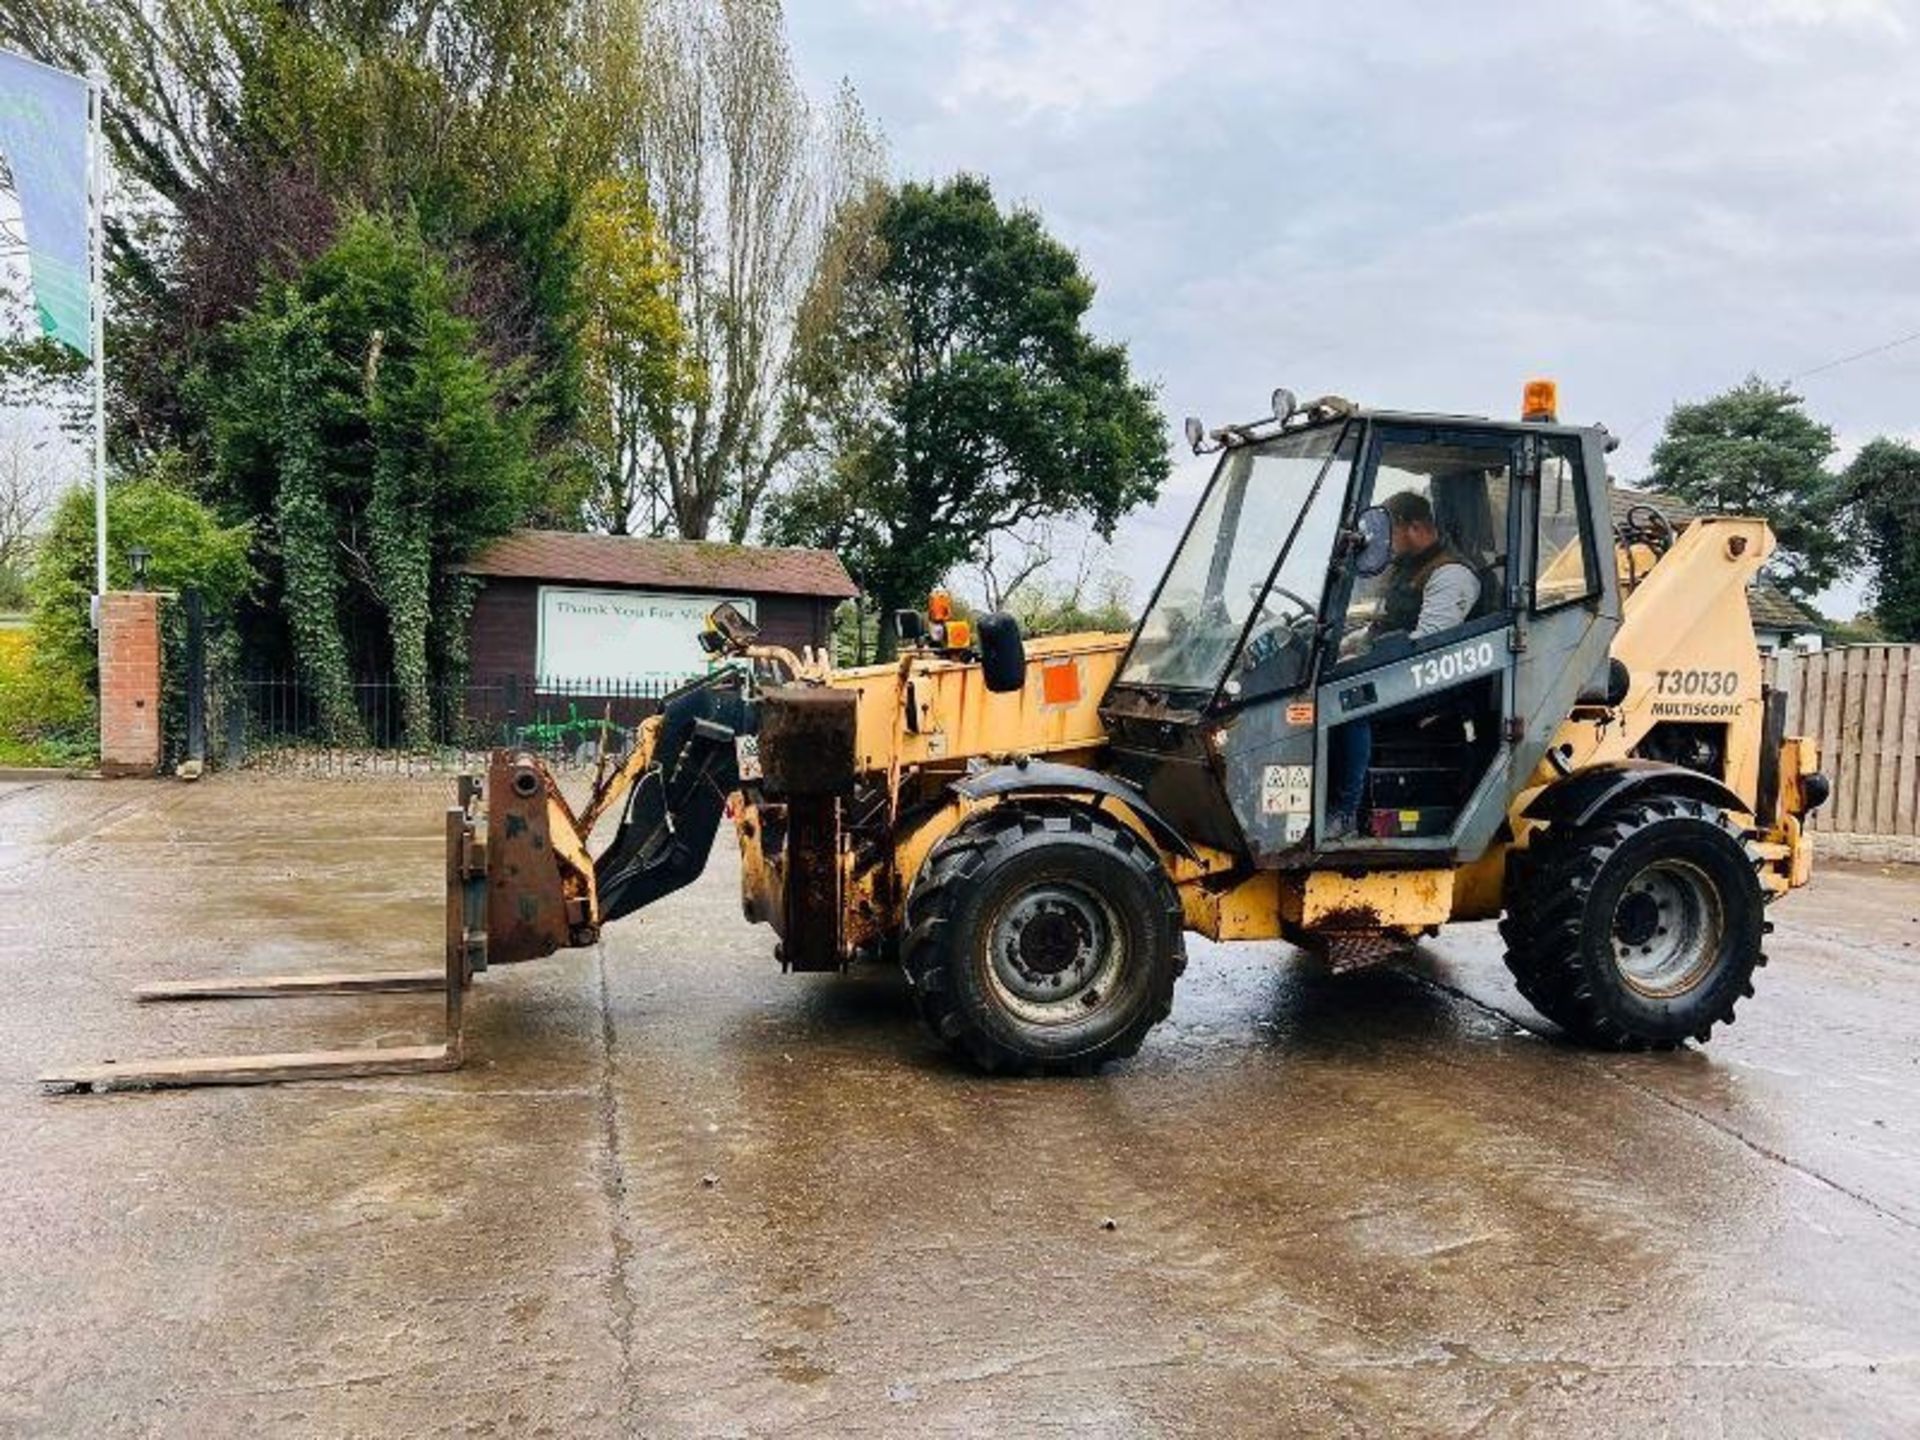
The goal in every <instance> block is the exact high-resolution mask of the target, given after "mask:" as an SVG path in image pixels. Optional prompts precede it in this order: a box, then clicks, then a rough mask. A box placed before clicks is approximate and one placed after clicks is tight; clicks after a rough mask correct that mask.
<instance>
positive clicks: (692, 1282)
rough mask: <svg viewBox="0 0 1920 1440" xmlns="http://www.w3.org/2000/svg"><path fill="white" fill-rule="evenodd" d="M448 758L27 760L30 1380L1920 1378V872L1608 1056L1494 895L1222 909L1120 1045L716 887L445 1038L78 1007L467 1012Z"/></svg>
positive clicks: (25, 1240)
mask: <svg viewBox="0 0 1920 1440" xmlns="http://www.w3.org/2000/svg"><path fill="white" fill-rule="evenodd" d="M450 789H451V786H450V782H448V781H446V780H444V779H442V780H434V781H428V780H417V779H416V780H402V779H388V780H348V779H334V780H295V779H288V778H273V777H262V776H250V775H249V776H238V777H233V776H218V777H215V778H213V779H210V780H207V781H205V782H202V783H201V784H198V785H182V784H177V783H161V782H152V783H146V782H138V783H136V782H126V783H121V784H112V785H109V784H97V783H85V782H76V781H51V782H47V783H42V784H25V785H20V784H14V785H0V982H4V985H5V991H4V993H5V996H6V999H5V1003H4V1004H3V1005H0V1157H4V1163H3V1164H0V1255H4V1260H3V1261H0V1434H6V1435H75V1436H118V1435H186V1436H194V1437H197V1440H208V1437H215V1436H228V1435H275V1436H280V1435H308V1434H312V1435H367V1436H397V1435H428V1434H480V1435H502V1436H508V1435H511V1436H528V1435H559V1436H567V1437H582V1436H601V1435H625V1434H666V1435H676V1434H709V1433H751V1434H762V1433H783V1434H784V1433H801V1434H845V1433H869V1434H906V1433H922V1432H925V1433H942V1434H944V1433H1000V1434H1033V1433H1037V1432H1045V1431H1072V1432H1076V1433H1093V1434H1135V1433H1143V1432H1157V1433H1166V1432H1176V1433H1202V1434H1211V1435H1218V1434H1221V1433H1229V1432H1261V1433H1269V1434H1273V1433H1289V1432H1291V1433H1301V1432H1312V1433H1379V1432H1383V1431H1388V1430H1400V1431H1406V1432H1418V1433H1437V1434H1468V1433H1475V1434H1516V1433H1529V1434H1534V1433H1572V1434H1578V1435H1581V1436H1592V1435H1603V1434H1642V1433H1648V1432H1653V1433H1663V1432H1671V1433H1678V1434H1688V1435H1700V1434H1706V1435H1727V1436H1749V1435H1759V1434H1826V1435H1832V1434H1842V1433H1844V1434H1849V1435H1872V1434H1884V1435H1912V1434H1914V1433H1916V1432H1920V914H1917V913H1916V912H1920V877H1917V876H1916V873H1915V872H1914V871H1911V870H1906V871H1902V870H1894V869H1877V868H1870V867H1864V866H1849V865H1842V864H1834V865H1830V866H1827V867H1824V868H1823V870H1822V872H1821V874H1820V875H1819V877H1818V879H1817V880H1816V883H1815V887H1814V888H1813V889H1812V890H1811V891H1808V892H1805V893H1802V894H1800V895H1796V896H1794V897H1792V898H1791V899H1789V900H1787V901H1785V902H1783V903H1782V904H1781V905H1779V906H1778V907H1777V908H1776V910H1775V911H1774V914H1773V918H1774V920H1775V922H1776V925H1777V930H1776V932H1775V934H1774V935H1773V936H1772V938H1771V942H1770V953H1771V956H1772V959H1773V963H1772V964H1771V965H1770V966H1769V967H1768V968H1767V969H1766V970H1765V971H1763V972H1762V973H1761V975H1760V976H1759V994H1758V996H1757V997H1756V998H1755V999H1753V1000H1751V1001H1749V1002H1747V1003H1746V1006H1745V1008H1744V1009H1743V1011H1742V1014H1741V1018H1740V1023H1739V1024H1738V1025H1737V1026H1736V1027H1734V1028H1733V1029H1731V1030H1729V1031H1724V1032H1723V1033H1722V1035H1721V1036H1720V1037H1719V1038H1717V1039H1716V1040H1715V1041H1714V1043H1713V1044H1712V1045H1711V1046H1708V1047H1706V1048H1704V1049H1696V1050H1691V1051H1687V1052H1682V1053H1679V1054H1675V1055H1668V1056H1643V1057H1618V1056H1601V1055H1593V1054H1587V1053H1583V1052H1581V1051H1577V1050H1574V1049H1571V1048H1569V1047H1567V1046H1565V1045H1563V1044H1562V1043H1560V1042H1558V1041H1557V1040H1555V1039H1553V1038H1552V1032H1551V1027H1549V1026H1547V1025H1546V1024H1545V1022H1543V1021H1541V1020H1539V1019H1538V1017H1536V1016H1534V1015H1533V1014H1532V1013H1531V1012H1530V1011H1529V1010H1528V1009H1527V1008H1526V1006H1525V1005H1524V1004H1523V1002H1521V1001H1520V1000H1519V998H1518V997H1517V995H1516V994H1515V992H1514V990H1513V988H1512V986H1511V984H1510V983H1509V982H1508V979H1507V976H1506V973H1505V971H1504V969H1503V968H1502V966H1501V964H1500V960H1499V953H1498V941H1497V937H1496V936H1495V935H1494V934H1493V932H1492V930H1491V927H1486V926H1469V927H1462V928H1460V929H1458V930H1456V931H1452V932H1449V933H1447V934H1445V935H1443V936H1442V937H1441V938H1440V939H1439V940H1438V941H1435V942H1433V943H1431V944H1430V945H1429V946H1428V947H1426V948H1425V949H1424V950H1423V951H1421V952H1420V953H1419V955H1418V956H1417V957H1416V958H1415V959H1414V960H1412V961H1410V962H1409V963H1408V964H1406V965H1404V966H1401V967H1398V968H1392V969H1382V970H1376V971H1372V972H1366V973H1360V974H1355V975H1348V976H1342V977H1329V976H1327V975H1325V974H1323V973H1320V972H1317V971H1316V970H1315V969H1314V968H1313V967H1312V966H1311V965H1310V964H1309V963H1308V962H1306V961H1305V960H1304V959H1303V958H1302V957H1300V956H1298V955H1296V954H1294V953H1293V952H1291V951H1289V950H1287V949H1286V948H1284V947H1281V946H1234V947H1220V946H1212V945H1207V944H1204V943H1200V942H1195V943H1194V945H1193V963H1192V965H1191V967H1190V968H1189V970H1188V973H1187V976H1186V978H1185V980H1184V981H1183V982H1182V985H1181V988H1180V990H1179V994H1178V1002H1177V1005H1176V1009H1175V1012H1174V1017H1173V1019H1172V1020H1171V1021H1170V1022H1169V1023H1168V1024H1167V1025H1165V1026H1163V1027H1162V1028H1161V1029H1160V1030H1158V1031H1156V1032H1155V1034H1154V1035H1153V1036H1152V1037H1151V1038H1150V1039H1149V1041H1148V1043H1147V1045H1146V1048H1145V1049H1144V1050H1143V1051H1142V1052H1141V1054H1140V1056H1139V1057H1138V1058H1137V1059H1135V1060H1134V1061H1132V1062H1130V1063H1128V1064H1126V1065H1124V1066H1121V1067H1117V1068H1116V1069H1114V1070H1112V1071H1110V1072H1109V1073H1107V1074H1106V1075H1103V1076H1101V1077H1100V1078H1097V1079H1093V1080H1056V1081H1011V1082H1010V1081H991V1080H985V1079H981V1078H979V1077H977V1076H974V1075H972V1074H969V1073H967V1072H965V1071H962V1070H959V1069H956V1068H955V1067H954V1066H953V1065H952V1064H950V1063H949V1062H948V1061H947V1060H946V1059H945V1058H943V1056H942V1055H941V1054H940V1053H939V1052H938V1051H937V1050H936V1049H935V1048H934V1046H933V1045H932V1044H931V1043H930V1042H929V1041H928V1040H927V1039H926V1038H925V1037H924V1036H923V1035H922V1034H921V1033H920V1031H919V1029H918V1028H917V1024H916V1022H915V1021H914V1020H913V1018H912V1015H911V1013H910V1007H909V1005H908V1003H907V999H906V996H905V994H904V991H903V988H902V985H901V983H900V981H899V979H898V978H897V976H895V975H893V974H891V973H884V972H879V971H875V972H872V973H867V974H863V975H859V976H855V977H852V978H847V979H835V978H825V977H804V976H801V977H785V976H782V975H781V974H780V973H779V971H778V968H777V966H776V965H775V964H774V962H773V959H772V948H773V937H772V935H771V933H770V932H768V931H767V930H765V929H760V928H755V927H750V926H748V925H746V924H745V923H744V922H742V921H741V920H740V918H739V904H738V898H737V894H736V881H737V864H736V861H735V858H734V855H733V852H732V840H731V835H730V834H727V833H723V835H722V839H721V845H720V849H719V851H718V852H717V853H716V856H715V861H714V864H713V865H712V867H711V869H710V870H709V873H708V874H707V876H706V877H705V878H704V879H703V880H702V881H701V883H700V884H699V885H697V886H696V887H694V888H693V889H692V890H691V891H688V892H686V893H683V894H681V895H678V896H675V897H673V898H672V899H670V900H669V901H667V902H665V903H663V904H662V905H660V906H659V907H658V908H657V909H656V910H654V911H651V912H648V913H647V914H644V915H642V916H638V917H635V918H634V919H632V920H629V921H626V922H624V923H623V924H621V925H617V926H615V927H614V928H613V929H612V930H611V931H610V932H609V934H608V936H607V939H606V942H605V944H604V947H603V948H602V949H601V950H600V951H572V952H568V953H565V954H563V955H561V956H557V957H555V958H553V959H550V960H545V961H539V962H535V963H533V964H529V965H525V966H521V967H517V968H514V969H501V970H496V971H494V972H492V973H490V974H488V975H486V976H484V977H483V978H482V979H481V980H480V982H479V984H478V986H477V987H476V990H475V992H474V995H473V998H472V1001H471V1012H470V1025H469V1034H470V1037H471V1043H472V1045H473V1049H474V1052H475V1057H476V1058H475V1059H474V1061H473V1062H472V1063H471V1064H470V1065H469V1066H468V1068H466V1069H465V1070H463V1071H461V1072H460V1073H458V1074H454V1075H446V1076H429V1077H421V1078H414V1079H370V1080H363V1081H358V1082H348V1083H335V1084H317V1085H303V1086H293V1087H286V1088H279V1089H265V1090H222V1091H202V1092H169V1093H156V1094H116V1095H106V1096H69V1097H58V1096H47V1095H43V1094H42V1093H41V1092H40V1091H39V1089H38V1088H37V1087H36V1086H35V1085H34V1084H33V1077H34V1075H35V1074H36V1073H37V1072H39V1071H40V1070H42V1069H44V1068H46V1067H48V1066H50V1065H52V1064H55V1063H60V1062H73V1061H92V1060H99V1059H105V1058H108V1057H115V1056H117V1057H121V1058H131V1057H136V1056H146V1055H153V1054H161V1053H174V1054H186V1053H194V1052H206V1051H224V1050H248V1049H251V1050H285V1049H299V1048H309V1047H313V1048H319V1047H326V1046H341V1045H352V1044H359V1043H370V1042H378V1043H382V1044H403V1043H409V1042H411V1041H415V1040H424V1039H430V1038H432V1032H433V1025H434V1022H435V1020H436V1015H437V1012H436V1005H437V1001H436V1000H435V999H433V998H432V997H429V996H389V997H376V998H359V999H306V1000H298V1001H277V1002H259V1001H253V1002H229V1003H225V1004H204V1005H193V1006H181V1007H172V1008H164V1009H163V1008H136V1007H135V1006H133V1005H132V1004H130V1003H128V1002H127V1000H126V999H125V996H126V993H127V991H128V990H129V988H130V987H131V986H132V985H133V984H135V983H137V982H139V981H143V980H151V979H164V978H172V977H180V976H188V975H195V974H207V973H220V972H236V973H243V972H245V973H266V972H277V971H289V970H302V969H315V970H318V969H342V968H385V967H393V966H421V965H431V964H434V963H436V962H437V958H438V955H439V937H440V927H441V917H440V911H439V908H438V907H439V887H440V874H441V864H442V860H441V853H442V852H441V815H442V812H443V809H444V807H445V805H446V804H447V803H448V798H449V795H450Z"/></svg>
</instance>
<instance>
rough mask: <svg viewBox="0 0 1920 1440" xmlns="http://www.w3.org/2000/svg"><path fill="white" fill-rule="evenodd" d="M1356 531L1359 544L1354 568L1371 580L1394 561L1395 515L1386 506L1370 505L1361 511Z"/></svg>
mask: <svg viewBox="0 0 1920 1440" xmlns="http://www.w3.org/2000/svg"><path fill="white" fill-rule="evenodd" d="M1355 533H1356V534H1357V535H1358V536H1359V544H1358V545H1357V546H1356V547H1355V551H1354V561H1353V568H1354V569H1355V570H1356V571H1357V572H1358V573H1359V574H1360V575H1361V576H1362V577H1364V578H1366V579H1369V580H1371V579H1372V578H1373V577H1374V576H1375V575H1378V574H1379V573H1380V572H1381V571H1382V570H1385V569H1386V568H1387V566H1388V565H1389V564H1391V563H1392V561H1393V517H1392V516H1390V515H1388V514H1387V511H1386V507H1385V506H1383V505H1370V506H1368V507H1367V508H1366V509H1365V510H1362V511H1361V512H1360V520H1359V524H1358V526H1357V528H1356V531H1355Z"/></svg>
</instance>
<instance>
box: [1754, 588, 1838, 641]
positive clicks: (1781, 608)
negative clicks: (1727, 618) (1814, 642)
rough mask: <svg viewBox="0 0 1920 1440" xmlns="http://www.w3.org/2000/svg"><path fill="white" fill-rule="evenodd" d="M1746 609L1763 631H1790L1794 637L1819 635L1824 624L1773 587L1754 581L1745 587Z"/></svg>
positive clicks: (1791, 598)
mask: <svg viewBox="0 0 1920 1440" xmlns="http://www.w3.org/2000/svg"><path fill="white" fill-rule="evenodd" d="M1747 609H1749V610H1751V611H1752V612H1753V623H1754V624H1755V625H1758V626H1759V627H1760V628H1761V629H1762V630H1789V631H1792V632H1793V633H1794V634H1796V635H1806V634H1809V633H1812V634H1821V633H1824V632H1825V631H1826V628H1827V627H1826V624H1825V622H1824V621H1822V620H1821V619H1820V617H1819V616H1817V615H1815V614H1814V613H1813V612H1812V611H1811V610H1809V609H1807V607H1806V606H1804V605H1802V604H1801V603H1800V602H1799V601H1798V600H1795V599H1794V598H1793V597H1792V596H1791V595H1789V594H1787V593H1786V592H1785V591H1784V590H1781V589H1780V588H1779V587H1777V586H1775V585H1770V584H1768V583H1767V582H1766V581H1765V580H1756V581H1754V582H1753V584H1751V585H1749V586H1748V587H1747Z"/></svg>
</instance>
